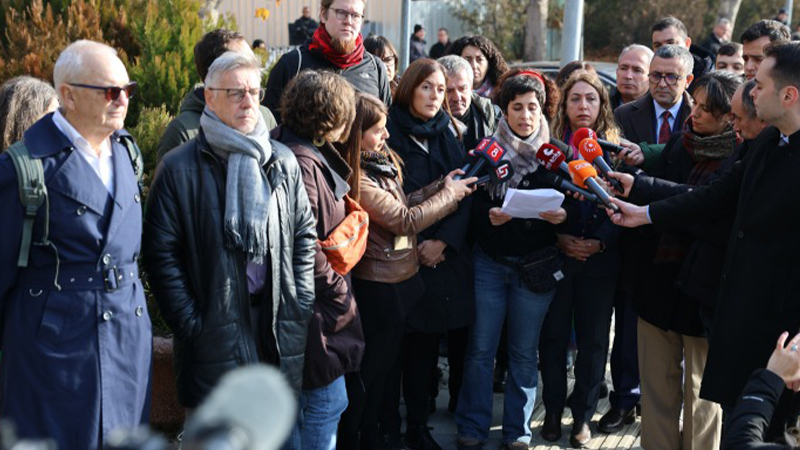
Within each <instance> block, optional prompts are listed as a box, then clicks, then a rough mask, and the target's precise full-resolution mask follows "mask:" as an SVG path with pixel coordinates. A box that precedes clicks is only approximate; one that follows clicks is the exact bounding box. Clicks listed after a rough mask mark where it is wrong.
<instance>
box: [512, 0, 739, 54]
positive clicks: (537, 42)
mask: <svg viewBox="0 0 800 450" xmlns="http://www.w3.org/2000/svg"><path fill="white" fill-rule="evenodd" d="M739 1H741V0H739ZM548 3H549V2H548V0H530V3H528V7H527V15H528V20H527V21H526V24H525V49H524V53H523V59H524V60H525V61H540V60H543V59H545V52H546V51H547V7H548Z"/></svg>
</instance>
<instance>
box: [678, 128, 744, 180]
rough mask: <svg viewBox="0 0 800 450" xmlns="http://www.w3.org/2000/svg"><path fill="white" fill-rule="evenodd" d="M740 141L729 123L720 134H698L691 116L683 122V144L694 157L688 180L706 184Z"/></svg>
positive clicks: (691, 156) (690, 155)
mask: <svg viewBox="0 0 800 450" xmlns="http://www.w3.org/2000/svg"><path fill="white" fill-rule="evenodd" d="M739 143H740V140H739V139H738V137H737V135H736V132H735V131H733V126H732V125H728V127H727V128H725V131H723V132H722V133H720V134H715V135H713V136H698V135H697V134H695V132H694V129H693V127H692V119H691V117H690V118H689V119H688V120H687V121H686V123H684V124H683V146H684V147H685V148H686V153H688V154H689V157H690V158H692V161H693V162H694V167H692V171H691V172H690V173H689V177H688V178H687V179H686V182H687V183H688V184H691V185H695V186H699V185H703V184H706V182H707V181H708V179H709V178H710V177H711V175H712V174H713V173H714V172H715V171H716V170H717V168H719V166H720V165H721V164H722V163H723V161H725V159H727V158H728V157H729V156H730V155H731V154H733V151H734V150H735V149H736V146H737V145H738V144H739Z"/></svg>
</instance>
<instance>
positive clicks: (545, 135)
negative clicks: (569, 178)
mask: <svg viewBox="0 0 800 450" xmlns="http://www.w3.org/2000/svg"><path fill="white" fill-rule="evenodd" d="M494 137H495V138H497V140H498V141H500V144H501V145H502V146H503V148H504V149H505V150H506V153H505V155H504V156H503V159H505V160H508V161H509V162H511V166H512V167H513V168H514V175H513V176H512V177H511V179H510V180H508V181H507V182H505V183H502V184H500V185H497V186H496V185H494V184H493V185H491V186H490V187H489V194H490V195H491V197H492V198H493V199H499V198H504V197H505V195H506V191H507V190H508V188H510V187H511V188H516V187H517V186H518V185H519V183H520V182H521V181H522V179H523V178H525V176H526V175H528V174H529V173H532V172H534V171H536V169H537V168H538V167H539V160H538V159H536V152H538V151H539V148H540V147H541V146H542V145H543V144H547V143H549V142H550V127H549V125H548V124H547V119H546V118H545V117H544V114H542V115H541V121H540V123H539V130H537V131H536V132H535V133H533V134H532V135H530V136H528V138H527V139H524V140H523V139H520V138H519V137H518V136H517V135H516V134H514V132H513V131H511V128H510V127H509V126H508V122H506V118H505V117H503V118H502V119H500V123H499V124H498V125H497V131H495V132H494Z"/></svg>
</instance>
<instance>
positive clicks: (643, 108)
mask: <svg viewBox="0 0 800 450" xmlns="http://www.w3.org/2000/svg"><path fill="white" fill-rule="evenodd" d="M691 112H692V98H691V97H690V96H689V94H687V93H684V94H683V104H682V105H681V109H680V112H679V113H678V117H676V119H675V123H674V124H673V126H672V133H673V134H674V133H680V132H681V130H682V129H683V122H685V121H686V119H687V118H688V117H689V114H690V113H691ZM614 120H616V122H617V125H619V127H620V129H621V130H622V134H623V135H624V136H625V139H627V140H629V141H631V142H635V143H637V144H638V143H639V142H647V143H648V144H657V143H658V135H657V134H655V129H656V126H657V123H658V118H657V117H656V108H655V106H653V97H652V96H651V95H650V94H649V93H648V94H647V95H645V96H644V97H642V98H640V99H638V100H636V101H633V102H630V103H627V104H625V105H622V106H620V107H619V108H617V109H616V110H615V111H614Z"/></svg>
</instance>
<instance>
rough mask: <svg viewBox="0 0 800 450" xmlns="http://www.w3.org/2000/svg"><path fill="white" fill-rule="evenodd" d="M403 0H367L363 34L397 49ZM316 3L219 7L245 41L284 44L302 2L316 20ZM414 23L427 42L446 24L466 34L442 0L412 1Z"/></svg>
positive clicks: (248, 2)
mask: <svg viewBox="0 0 800 450" xmlns="http://www.w3.org/2000/svg"><path fill="white" fill-rule="evenodd" d="M402 3H403V2H402V0H369V1H368V2H367V7H366V10H365V11H364V15H365V20H366V21H365V23H364V26H363V27H362V31H363V33H364V36H367V35H369V34H370V33H375V34H379V35H382V36H386V37H387V38H388V39H389V40H390V41H391V42H392V43H393V44H395V47H397V48H398V50H399V49H400V47H401V46H400V42H401V39H407V38H408V36H409V34H406V33H403V30H402V16H403V15H402ZM319 4H320V2H319V0H282V1H281V2H280V5H278V4H277V2H276V1H275V0H223V1H222V3H221V4H220V8H219V9H220V12H221V13H223V14H224V13H230V14H233V15H234V16H235V17H236V21H237V23H238V24H239V31H240V32H241V33H242V34H244V35H245V37H246V38H247V39H248V41H250V42H252V41H253V40H255V39H263V40H264V41H265V42H266V43H267V47H287V46H288V45H289V23H291V22H294V21H295V20H297V18H298V17H300V16H301V12H302V9H303V7H304V6H309V7H310V8H311V11H312V13H311V16H312V17H313V18H314V19H315V20H317V21H318V20H319ZM257 8H267V9H269V11H270V16H269V18H268V19H267V20H263V19H261V18H257V17H256V9H257ZM416 23H419V24H422V26H424V27H425V29H426V30H427V32H428V33H427V36H426V39H427V41H428V44H429V45H433V44H434V42H435V41H436V31H437V30H438V29H439V28H441V27H445V28H448V29H449V30H450V35H451V37H452V38H453V39H455V38H458V37H460V36H463V35H464V34H465V32H464V31H463V30H462V29H461V23H460V21H458V20H457V19H455V18H454V17H453V16H452V14H450V11H449V7H448V6H447V3H446V2H445V1H443V0H425V1H412V2H411V24H410V27H411V28H413V26H414V24H416Z"/></svg>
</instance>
